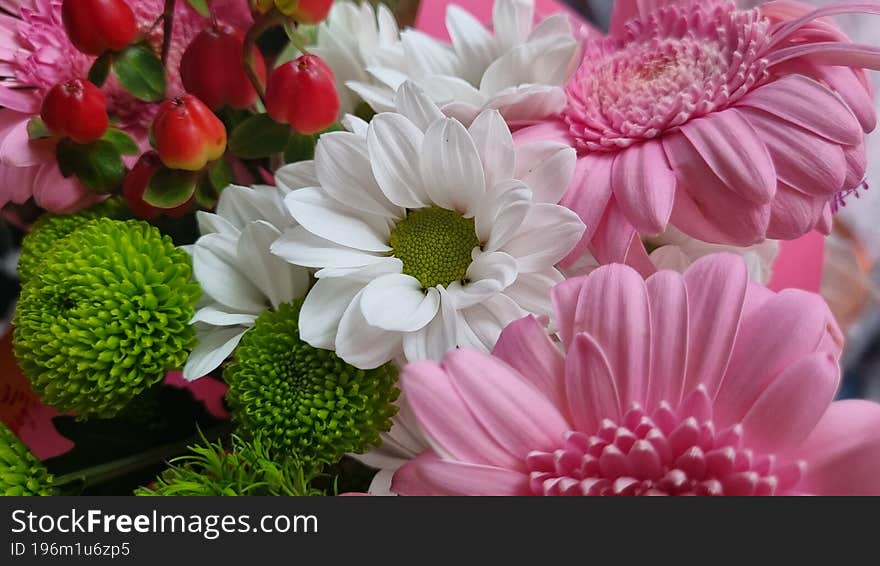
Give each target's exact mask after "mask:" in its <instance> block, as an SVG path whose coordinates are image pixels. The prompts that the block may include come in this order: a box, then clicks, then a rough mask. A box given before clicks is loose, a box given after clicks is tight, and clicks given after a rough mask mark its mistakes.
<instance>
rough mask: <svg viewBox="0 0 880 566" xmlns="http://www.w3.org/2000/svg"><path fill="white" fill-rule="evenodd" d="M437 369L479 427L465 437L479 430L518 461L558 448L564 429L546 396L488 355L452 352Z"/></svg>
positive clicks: (566, 424) (559, 415) (564, 422)
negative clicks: (444, 373)
mask: <svg viewBox="0 0 880 566" xmlns="http://www.w3.org/2000/svg"><path fill="white" fill-rule="evenodd" d="M443 367H444V369H445V370H446V373H447V375H449V381H450V382H451V384H452V386H453V387H454V388H455V390H456V391H458V393H459V395H460V396H461V398H462V399H463V400H464V403H465V404H466V405H467V407H468V408H469V409H470V411H471V414H472V415H473V416H474V418H475V419H476V420H477V421H478V422H479V424H480V427H479V429H471V434H472V435H473V434H474V432H473V431H474V430H481V431H484V434H487V435H488V436H489V437H491V438H492V439H493V440H494V441H495V442H496V443H497V444H498V445H499V446H501V447H502V448H503V449H504V450H506V451H507V452H508V453H510V454H512V455H513V456H514V457H516V458H520V459H521V461H523V462H524V461H525V457H526V455H527V454H528V453H529V452H531V451H532V450H541V451H544V452H549V451H553V450H554V449H556V448H558V446H559V443H560V442H561V441H562V435H563V433H564V432H565V431H566V430H568V429H569V428H570V426H569V424H568V422H567V421H566V420H565V417H564V416H563V415H562V414H560V412H559V410H558V409H557V408H556V406H554V405H553V403H552V402H551V400H550V399H548V398H547V397H546V395H544V394H543V393H542V392H541V391H539V390H538V389H536V388H535V386H534V385H532V384H531V383H529V382H528V381H526V379H525V378H523V377H522V376H519V375H517V374H516V370H514V369H513V368H511V367H510V366H508V365H506V364H504V363H503V362H501V361H499V360H497V359H495V358H493V357H492V356H489V355H488V354H484V353H482V352H478V351H476V350H453V351H451V352H449V353H448V354H447V355H446V357H445V358H443ZM434 402H436V400H434ZM506 467H508V468H510V467H512V466H506Z"/></svg>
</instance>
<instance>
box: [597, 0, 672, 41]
mask: <svg viewBox="0 0 880 566" xmlns="http://www.w3.org/2000/svg"><path fill="white" fill-rule="evenodd" d="M677 1H680V0H616V1H615V2H614V9H613V10H612V12H611V26H610V33H611V35H614V36H616V37H623V35H624V34H625V31H626V26H625V24H626V22H628V21H629V20H631V19H633V18H640V17H641V18H643V17H645V16H647V15H648V14H650V13H651V12H653V11H654V10H656V9H657V8H659V7H661V6H663V5H664V4H674V3H675V2H677Z"/></svg>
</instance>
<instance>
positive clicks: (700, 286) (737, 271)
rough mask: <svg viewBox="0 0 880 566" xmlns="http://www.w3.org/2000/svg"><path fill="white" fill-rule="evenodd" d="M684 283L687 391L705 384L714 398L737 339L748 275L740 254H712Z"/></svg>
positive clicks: (690, 271) (695, 265) (696, 264)
mask: <svg viewBox="0 0 880 566" xmlns="http://www.w3.org/2000/svg"><path fill="white" fill-rule="evenodd" d="M684 283H685V287H686V288H687V301H688V321H689V322H688V360H687V378H686V385H685V388H684V391H685V392H687V391H691V390H693V389H696V387H697V385H699V384H701V383H702V384H703V385H705V386H706V391H707V392H708V393H709V396H710V397H714V395H715V393H716V392H717V391H718V385H719V384H720V383H721V379H722V377H723V376H724V372H725V370H726V369H727V364H728V361H729V360H730V355H731V352H732V350H733V345H734V341H735V340H736V337H737V331H738V329H739V325H740V315H741V313H742V309H743V300H744V298H745V294H746V287H747V286H748V284H749V273H748V271H747V270H746V265H745V263H744V262H743V260H742V258H741V257H739V256H737V255H733V254H716V255H709V256H705V257H702V258H700V259H698V260H697V261H695V262H694V263H693V264H692V265H691V266H690V268H689V269H688V270H687V272H686V273H685V274H684Z"/></svg>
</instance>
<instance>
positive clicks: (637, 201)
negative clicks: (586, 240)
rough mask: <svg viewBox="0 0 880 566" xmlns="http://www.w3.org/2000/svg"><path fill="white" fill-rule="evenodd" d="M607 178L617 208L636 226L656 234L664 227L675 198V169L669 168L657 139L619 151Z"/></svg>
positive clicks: (643, 231)
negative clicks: (608, 178) (610, 183)
mask: <svg viewBox="0 0 880 566" xmlns="http://www.w3.org/2000/svg"><path fill="white" fill-rule="evenodd" d="M611 178H612V187H613V191H614V196H615V197H616V199H617V202H618V204H619V205H620V209H621V210H622V211H623V213H624V214H625V215H626V217H627V219H629V221H630V222H631V223H632V225H633V226H634V227H635V229H636V230H638V231H639V232H640V233H642V234H659V233H660V232H662V231H663V230H664V229H665V228H666V223H667V222H669V215H670V214H672V203H673V201H674V200H675V173H673V171H672V169H670V168H669V163H667V161H666V156H665V155H664V153H663V146H662V145H661V143H660V142H659V141H656V140H652V141H648V142H645V143H641V144H638V145H634V146H630V147H628V148H626V149H624V150H622V151H621V152H619V153H618V154H617V157H616V158H615V160H614V165H613V167H612V177H611Z"/></svg>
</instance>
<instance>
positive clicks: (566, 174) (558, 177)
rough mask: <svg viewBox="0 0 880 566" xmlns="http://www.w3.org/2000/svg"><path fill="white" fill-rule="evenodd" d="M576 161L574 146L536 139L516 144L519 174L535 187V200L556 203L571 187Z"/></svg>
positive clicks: (530, 185)
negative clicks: (569, 186)
mask: <svg viewBox="0 0 880 566" xmlns="http://www.w3.org/2000/svg"><path fill="white" fill-rule="evenodd" d="M576 164H577V152H575V150H574V148H573V147H569V146H567V145H565V144H562V143H557V142H552V141H538V142H532V143H528V144H524V145H521V146H519V147H517V148H516V173H515V176H516V178H517V179H522V180H523V181H524V182H525V184H526V185H528V186H529V188H530V189H532V195H533V198H534V200H535V202H548V203H550V204H556V203H558V202H559V200H560V199H561V198H562V195H564V194H565V191H566V190H567V189H568V185H569V183H570V182H571V178H572V176H573V175H574V167H575V165H576Z"/></svg>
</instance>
